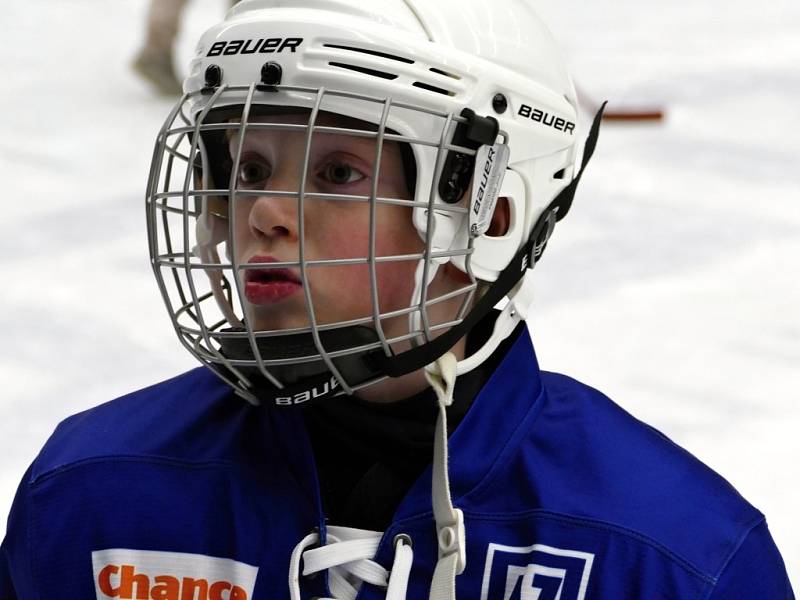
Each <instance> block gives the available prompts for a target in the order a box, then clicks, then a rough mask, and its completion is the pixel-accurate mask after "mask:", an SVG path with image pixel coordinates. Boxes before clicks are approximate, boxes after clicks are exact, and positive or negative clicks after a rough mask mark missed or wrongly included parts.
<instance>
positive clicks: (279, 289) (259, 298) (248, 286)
mask: <svg viewBox="0 0 800 600" xmlns="http://www.w3.org/2000/svg"><path fill="white" fill-rule="evenodd" d="M302 287H303V286H302V285H301V284H299V283H297V282H295V281H287V280H280V281H248V282H247V283H245V286H244V295H245V296H246V297H247V300H248V301H249V302H251V303H252V304H275V303H276V302H280V301H281V300H283V299H284V298H288V297H289V296H291V295H292V294H294V293H295V292H298V291H299V290H300V289H301V288H302Z"/></svg>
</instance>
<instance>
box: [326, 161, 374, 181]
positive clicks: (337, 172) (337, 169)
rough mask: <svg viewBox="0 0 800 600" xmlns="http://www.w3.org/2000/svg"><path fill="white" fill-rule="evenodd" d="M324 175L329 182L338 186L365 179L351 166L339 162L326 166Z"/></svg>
mask: <svg viewBox="0 0 800 600" xmlns="http://www.w3.org/2000/svg"><path fill="white" fill-rule="evenodd" d="M322 175H323V177H324V178H325V179H326V180H327V181H330V182H331V183H334V184H336V185H346V184H348V183H356V182H357V181H361V180H362V179H364V176H363V175H362V174H361V173H360V172H359V171H357V170H356V169H354V168H353V167H351V166H350V165H348V164H346V163H338V162H337V163H329V164H328V165H326V166H325V169H324V170H323V173H322Z"/></svg>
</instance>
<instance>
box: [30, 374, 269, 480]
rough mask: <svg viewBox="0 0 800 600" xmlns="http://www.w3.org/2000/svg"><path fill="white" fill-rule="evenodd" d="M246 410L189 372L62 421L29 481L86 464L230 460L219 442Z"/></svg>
mask: <svg viewBox="0 0 800 600" xmlns="http://www.w3.org/2000/svg"><path fill="white" fill-rule="evenodd" d="M252 409H253V407H250V406H249V405H248V404H247V403H246V402H244V401H243V400H241V399H239V398H236V397H235V396H234V395H233V394H232V393H231V390H230V388H229V387H228V386H227V385H225V384H224V382H222V381H221V380H220V379H219V378H217V377H216V375H214V374H213V373H212V372H211V371H209V370H208V369H206V368H202V367H201V368H197V369H193V370H191V371H188V372H186V373H184V374H182V375H179V376H177V377H174V378H172V379H169V380H167V381H163V382H161V383H158V384H155V385H153V386H150V387H147V388H144V389H141V390H138V391H135V392H133V393H131V394H128V395H125V396H122V397H120V398H117V399H115V400H112V401H110V402H106V403H104V404H101V405H99V406H96V407H94V408H91V409H89V410H86V411H84V412H81V413H77V414H75V415H72V416H71V417H68V418H67V419H65V420H64V421H62V422H61V423H60V424H59V425H58V427H57V428H56V430H55V431H54V432H53V434H52V435H51V437H50V438H49V439H48V441H47V442H46V444H45V445H44V447H43V448H42V450H41V452H40V453H39V456H38V457H37V458H36V460H35V462H34V464H33V466H32V469H31V481H32V482H33V481H35V480H37V479H40V478H41V477H44V476H46V475H48V474H51V473H53V472H58V471H61V470H63V469H65V468H68V467H70V466H72V465H75V464H79V463H84V462H86V461H92V460H103V459H111V458H116V459H122V460H126V459H134V458H137V457H139V458H142V457H150V458H162V459H173V460H191V461H193V462H197V461H208V460H215V459H226V458H231V457H230V453H231V451H232V448H231V447H229V445H227V444H223V443H221V442H223V441H225V440H226V439H229V438H230V436H231V432H230V429H231V428H237V427H241V426H243V425H242V424H243V419H242V417H243V416H244V415H243V413H246V412H248V411H249V410H252ZM215 440H216V441H217V443H214V441H215Z"/></svg>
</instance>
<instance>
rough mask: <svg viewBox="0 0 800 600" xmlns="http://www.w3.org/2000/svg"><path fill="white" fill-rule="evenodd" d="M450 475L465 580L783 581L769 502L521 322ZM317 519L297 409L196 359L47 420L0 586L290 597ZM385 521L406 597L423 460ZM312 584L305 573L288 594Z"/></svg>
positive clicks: (619, 589)
mask: <svg viewBox="0 0 800 600" xmlns="http://www.w3.org/2000/svg"><path fill="white" fill-rule="evenodd" d="M333 401H334V402H335V400H333ZM450 475H451V486H452V497H453V503H454V504H455V505H456V506H457V507H459V508H461V509H462V510H463V512H464V516H465V522H466V543H467V565H466V570H465V571H464V573H463V574H462V575H460V576H459V577H458V579H457V586H458V587H457V589H458V598H460V599H475V600H478V599H480V600H490V599H491V600H513V599H519V600H525V599H538V600H633V599H637V600H641V599H646V600H657V599H664V600H667V599H674V600H701V599H702V600H719V599H723V598H724V599H726V600H737V599H748V600H756V599H758V600H772V599H775V600H787V599H791V598H793V594H792V591H791V589H790V586H789V582H788V579H787V576H786V571H785V567H784V565H783V562H782V560H781V557H780V555H779V553H778V550H777V549H776V547H775V545H774V543H773V541H772V539H771V538H770V534H769V532H768V530H767V525H766V523H765V521H764V516H763V515H762V514H760V513H759V512H758V511H757V510H756V509H754V508H753V507H752V506H750V505H749V504H748V503H747V502H745V501H744V500H743V499H742V498H741V497H740V496H739V494H738V493H737V492H736V491H735V490H734V489H733V488H732V487H731V486H730V485H729V484H728V483H727V482H726V481H725V480H723V479H722V478H721V477H719V476H718V475H716V474H715V473H713V472H712V471H710V470H709V469H708V468H707V467H705V466H704V465H703V464H701V463H700V462H699V461H698V460H696V459H695V458H694V457H693V456H691V455H690V454H689V453H687V452H686V451H685V450H682V449H681V448H679V447H678V446H676V445H675V444H673V443H672V442H670V441H669V440H668V439H666V438H665V437H664V436H663V435H661V434H660V433H659V432H657V431H655V430H654V429H652V428H651V427H648V426H647V425H645V424H643V423H641V422H639V421H637V420H636V419H634V418H633V417H631V416H630V415H629V414H627V413H626V412H625V411H623V410H622V409H621V408H619V407H618V406H617V405H615V404H614V403H613V402H611V401H610V400H609V399H608V398H606V397H605V396H603V395H602V394H601V393H599V392H597V391H595V390H593V389H591V388H589V387H587V386H585V385H583V384H581V383H578V382H576V381H574V380H572V379H570V378H568V377H565V376H563V375H556V374H552V373H545V372H540V371H539V369H538V366H537V364H536V359H535V357H534V354H533V348H532V346H531V343H530V339H529V337H528V334H527V331H525V332H524V333H523V334H522V335H520V337H519V338H518V339H517V340H516V341H515V342H514V344H513V345H512V347H511V349H510V350H509V351H508V353H507V355H506V356H505V358H504V359H503V361H502V362H501V363H500V365H499V367H498V368H497V370H496V371H495V372H494V374H493V375H492V376H491V378H490V380H489V381H488V382H487V384H486V385H485V386H484V388H483V389H482V391H481V392H480V394H479V395H478V397H477V398H476V399H475V401H474V403H473V405H472V406H471V408H470V410H469V412H468V413H467V415H466V417H465V418H464V420H463V421H462V422H461V423H460V425H459V426H458V428H457V429H456V430H455V432H454V433H453V434H452V436H451V437H450ZM325 526H326V523H325V519H324V516H323V514H322V508H321V503H320V496H319V490H318V483H317V479H316V469H315V466H314V458H313V455H312V451H311V446H310V444H309V440H308V437H307V434H306V431H305V428H304V422H303V419H302V416H301V415H300V414H298V412H297V411H296V410H292V409H275V408H270V407H254V406H250V405H248V404H246V403H245V402H244V401H242V400H240V399H238V398H237V397H235V396H234V395H233V394H232V393H231V392H230V390H229V388H228V387H227V386H226V385H225V384H223V383H222V382H220V381H219V380H218V379H217V378H216V377H215V376H214V375H213V374H212V373H211V372H209V371H207V370H205V369H202V368H201V369H196V370H193V371H191V372H189V373H186V374H184V375H182V376H180V377H177V378H175V379H172V380H170V381H167V382H164V383H161V384H159V385H156V386H153V387H151V388H148V389H145V390H142V391H139V392H136V393H133V394H131V395H129V396H126V397H123V398H120V399H118V400H115V401H113V402H110V403H107V404H104V405H102V406H99V407H97V408H94V409H92V410H89V411H86V412H84V413H81V414H78V415H75V416H73V417H71V418H69V419H67V420H66V421H64V422H63V423H62V424H61V425H60V426H59V427H58V429H57V430H56V431H55V433H54V434H53V436H52V437H51V439H50V440H49V441H48V442H47V444H46V446H45V447H44V449H43V450H42V451H41V453H40V454H39V456H38V457H37V458H36V460H35V461H34V463H33V465H32V466H31V468H30V469H29V470H28V472H27V473H26V474H25V476H24V480H23V482H22V484H21V486H20V488H19V492H18V494H17V497H16V500H15V502H14V506H13V509H12V512H11V515H10V518H9V522H8V532H7V536H6V539H5V541H4V542H3V545H2V553H1V554H0V600H17V599H18V600H34V599H36V600H38V599H45V598H47V599H68V600H78V599H89V598H98V599H106V598H120V599H129V600H132V599H134V598H136V599H147V598H152V599H165V600H246V599H248V600H249V599H254V600H275V599H283V598H288V596H289V592H288V584H287V577H288V575H287V573H288V569H289V561H290V554H291V552H292V550H293V548H294V547H295V545H296V544H297V543H298V542H299V541H300V540H301V539H302V538H303V537H304V536H306V535H307V534H308V533H309V532H311V531H312V530H314V528H320V529H322V530H324V528H325ZM400 533H404V534H407V535H408V536H410V538H411V539H412V541H413V565H412V570H411V576H410V580H409V593H408V597H409V598H415V599H423V598H427V597H428V591H429V586H430V582H431V577H432V573H433V568H434V566H435V563H436V559H437V545H436V539H435V528H434V522H433V517H432V511H431V473H430V470H428V471H427V472H426V473H424V474H423V475H422V476H421V477H420V478H419V480H417V482H416V483H415V484H414V485H413V487H412V488H411V490H410V491H409V492H408V494H407V495H406V497H405V498H404V499H403V501H402V502H401V503H400V505H399V507H398V508H397V511H396V513H395V517H394V520H393V522H392V524H391V526H390V527H389V528H388V529H387V530H386V532H385V534H384V536H383V540H382V542H381V545H380V546H379V548H378V551H377V554H376V557H375V560H376V561H377V562H379V563H380V564H382V565H383V566H385V567H386V568H390V566H391V561H392V557H393V548H392V540H393V539H394V537H395V536H396V535H397V534H400ZM325 587H326V580H325V578H324V577H316V578H303V580H302V593H303V597H305V598H310V597H313V596H324V595H327V593H328V592H327V590H326V589H325ZM383 594H384V592H383V591H382V590H380V589H378V588H375V587H373V586H371V585H369V584H365V585H364V586H363V587H362V589H361V592H360V593H359V596H358V597H359V598H360V599H364V600H368V599H373V598H382V597H383Z"/></svg>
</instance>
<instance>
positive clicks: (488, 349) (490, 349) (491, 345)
mask: <svg viewBox="0 0 800 600" xmlns="http://www.w3.org/2000/svg"><path fill="white" fill-rule="evenodd" d="M532 304H533V269H527V270H526V272H525V275H523V277H522V281H521V282H520V283H519V284H518V285H517V288H516V291H515V292H514V294H513V297H512V298H511V299H510V300H509V301H508V302H507V303H506V305H505V306H504V307H503V310H501V311H500V314H499V315H498V317H497V320H495V322H494V328H493V329H492V333H491V335H490V336H489V339H487V340H486V342H485V343H484V344H483V346H481V347H480V348H479V349H478V350H476V351H475V352H473V353H472V354H471V355H470V356H468V357H466V358H464V359H463V360H460V361H458V363H457V365H456V374H457V375H463V374H464V373H469V372H470V371H472V370H473V369H474V368H476V367H478V366H479V365H481V364H482V363H483V362H485V361H486V360H487V359H488V358H489V357H490V356H491V355H492V354H493V353H494V351H495V350H497V347H498V346H499V345H500V344H501V343H502V342H503V340H505V339H506V338H507V337H508V336H509V335H511V332H513V331H514V328H515V327H516V326H517V325H518V324H519V322H520V321H524V320H525V319H527V318H528V313H529V310H530V307H531V305H532Z"/></svg>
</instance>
